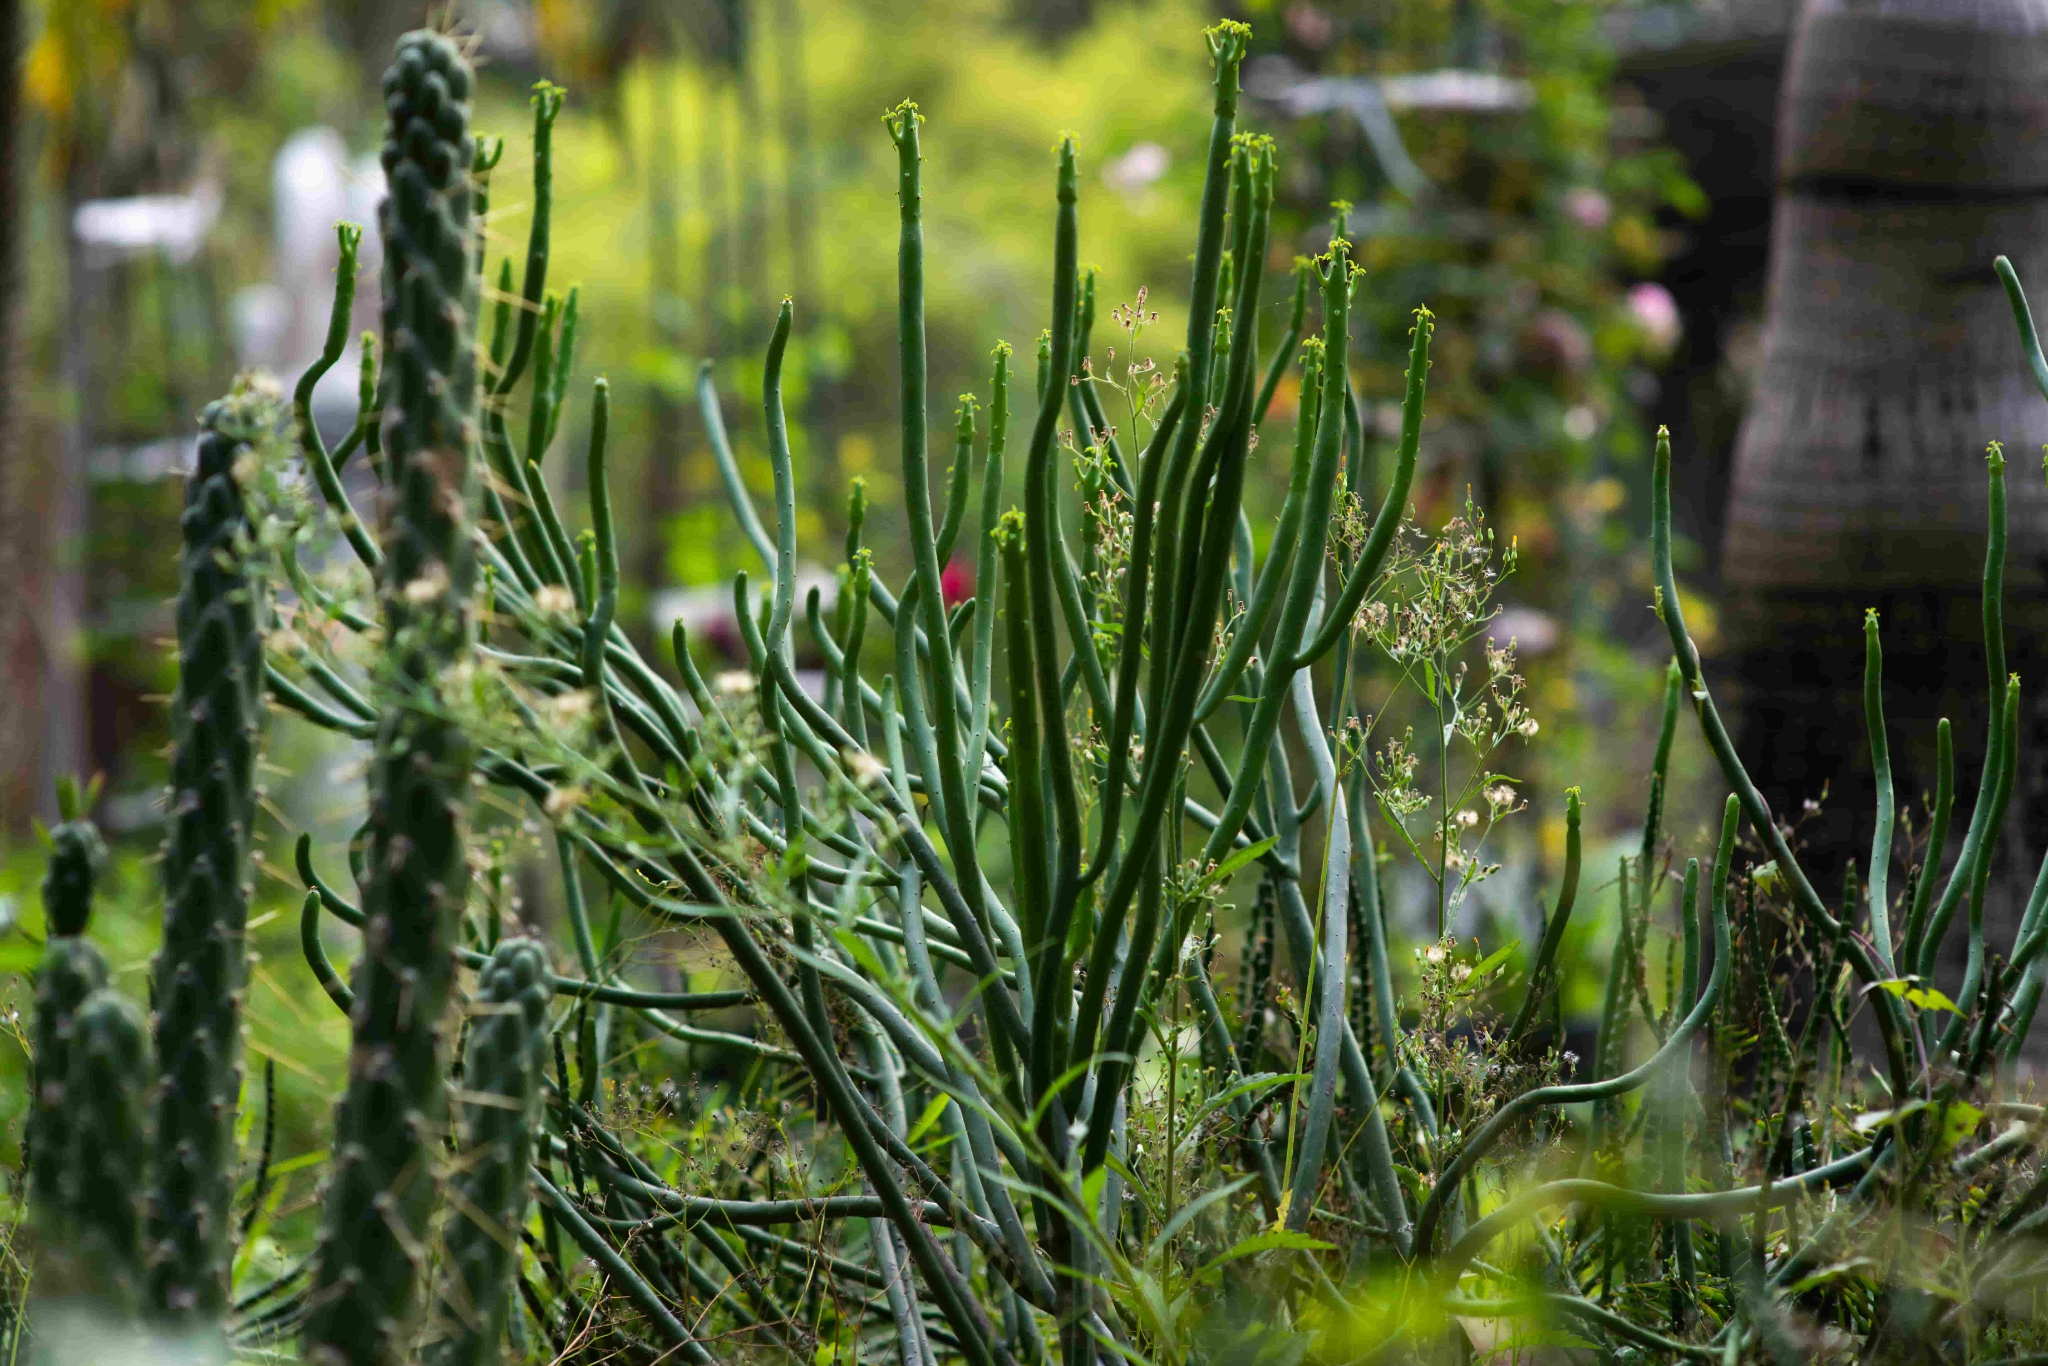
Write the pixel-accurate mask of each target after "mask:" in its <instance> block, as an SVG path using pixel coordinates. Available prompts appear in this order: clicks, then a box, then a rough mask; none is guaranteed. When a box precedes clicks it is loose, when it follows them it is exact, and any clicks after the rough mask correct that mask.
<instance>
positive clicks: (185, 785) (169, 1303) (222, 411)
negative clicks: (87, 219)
mask: <svg viewBox="0 0 2048 1366" xmlns="http://www.w3.org/2000/svg"><path fill="white" fill-rule="evenodd" d="M276 416H277V410H276V406H275V403H274V402H272V401H266V400H265V399H264V398H263V397H261V396H260V394H257V393H254V392H251V391H246V390H238V391H237V393H236V394H235V395H234V396H232V397H230V398H228V399H224V400H222V401H220V402H218V403H214V404H212V405H210V406H209V407H208V408H207V410H206V412H205V413H204V414H203V415H202V416H201V418H200V425H201V428H202V431H201V434H200V437H199V463H198V467H197V469H195V470H194V472H193V474H192V478H191V480H190V481H189V482H188V483H187V484H186V486H185V512H184V515H183V517H181V518H180V526H181V529H182V532H183V536H184V552H183V557H182V560H181V563H180V567H179V576H178V579H179V582H178V689H177V693H176V695H175V697H174V698H173V699H172V703H171V728H172V735H173V750H172V758H171V802H170V818H169V832H168V833H169V838H168V840H167V842H166V844H165V848H164V937H163V948H162V951H161V952H160V953H159V954H158V955H157V960H156V1053H157V1058H158V1060H159V1066H160V1071H159V1074H158V1078H157V1083H156V1090H155V1096H154V1102H153V1105H154V1109H155V1112H156V1132H155V1135H154V1138H153V1140H152V1143H153V1148H154V1152H155V1161H154V1164H153V1166H152V1170H151V1173H150V1187H149V1200H148V1205H147V1209H148V1230H147V1238H148V1256H147V1260H148V1263H149V1270H148V1297H149V1306H150V1309H151V1310H152V1312H154V1313H156V1314H159V1315H164V1316H167V1317H170V1318H172V1319H176V1320H195V1321H201V1322H210V1321H212V1320H215V1319H218V1318H219V1317H220V1315H221V1312H222V1311H223V1310H224V1309H225V1308H226V1305H227V1291H228V1267H229V1262H230V1260H231V1256H232V1243H233V1238H232V1228H233V1219H232V1216H231V1213H230V1210H229V1203H230V1201H231V1199H232V1197H233V1193H234V1166H235V1139H234V1111H235V1103H236V1100H237V1098H238V1097H239V1095H240V1092H241V1085H242V1038H241V1031H242V1020H241V1013H242V996H243V992H244V989H245V987H246V985H247V980H248V952H247V949H246V947H245V945H244V942H243V933H244V928H245V926H246V925H247V923H248V915H249V895H250V888H249V886H248V883H247V881H246V878H247V872H248V864H249V841H250V836H251V832H252V829H253V827H254V824H255V819H256V749H257V743H258V738H259V735H260V732H261V723H262V717H263V632H264V626H265V618H266V615H267V613H266V611H265V603H264V590H263V580H262V578H261V577H260V576H259V575H255V574H251V573H250V572H249V568H248V566H247V563H246V556H245V553H244V552H245V550H246V548H247V546H248V543H249V536H250V528H249V513H248V507H247V503H246V500H245V497H244V490H243V478H244V477H245V475H246V471H247V465H248V458H249V452H250V442H251V441H252V440H254V439H255V438H257V437H258V436H260V435H262V434H263V432H264V430H265V429H266V428H267V427H269V426H270V425H271V424H273V423H274V421H275V419H276Z"/></svg>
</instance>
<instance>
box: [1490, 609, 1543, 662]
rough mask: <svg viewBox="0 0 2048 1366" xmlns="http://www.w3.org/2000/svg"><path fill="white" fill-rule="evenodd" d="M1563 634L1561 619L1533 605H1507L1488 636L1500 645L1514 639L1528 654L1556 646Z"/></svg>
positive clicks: (1519, 647)
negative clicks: (1559, 620)
mask: <svg viewBox="0 0 2048 1366" xmlns="http://www.w3.org/2000/svg"><path fill="white" fill-rule="evenodd" d="M1560 634H1562V633H1561V631H1560V630H1559V628H1558V624H1557V618H1556V617H1553V616H1551V615H1550V613H1548V612H1539V611H1537V610H1536V609H1535V608H1533V607H1504V608H1502V609H1501V612H1500V615H1499V616H1497V617H1495V618H1494V619H1493V620H1492V621H1491V622H1489V623H1488V624H1487V628H1486V635H1487V638H1488V639H1490V640H1492V641H1494V642H1495V643H1497V644H1506V643H1507V642H1508V641H1513V642H1514V643H1515V650H1516V652H1517V653H1519V654H1522V655H1525V656H1526V655H1540V654H1548V653H1549V652H1550V651H1552V650H1554V649H1556V648H1557V640H1558V636H1559V635H1560Z"/></svg>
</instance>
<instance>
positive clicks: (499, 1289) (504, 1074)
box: [420, 939, 549, 1366]
mask: <svg viewBox="0 0 2048 1366" xmlns="http://www.w3.org/2000/svg"><path fill="white" fill-rule="evenodd" d="M548 995H549V986H548V962H547V955H546V954H545V953H544V952H543V951H542V949H541V947H540V945H539V944H536V943H535V942H534V941H533V940H531V939H508V940H506V941H504V942H503V943H501V944H499V945H498V947H497V949H496V950H495V951H494V952H493V953H492V954H491V958H490V961H489V962H488V963H487V964H485V966H484V968H483V970H482V972H481V974H480V978H479V981H478V990H477V999H476V1002H475V1003H474V1004H473V1005H472V1006H471V1007H470V1014H471V1015H472V1017H473V1020H472V1023H471V1026H470V1031H469V1046H468V1049H467V1050H466V1051H465V1053H464V1061H463V1081H464V1085H465V1087H466V1088H467V1090H468V1092H469V1093H470V1095H471V1096H472V1097H473V1099H472V1100H470V1101H469V1103H468V1104H466V1105H464V1107H463V1117H462V1140H461V1150H462V1151H461V1156H460V1157H459V1158H458V1159H457V1161H456V1163H455V1168H456V1174H455V1175H454V1176H453V1177H452V1178H451V1179H450V1181H449V1196H448V1203H449V1206H450V1209H449V1211H448V1222H447V1225H446V1228H445V1229H444V1230H443V1233H442V1245H441V1273H440V1280H439V1284H438V1285H437V1286H436V1289H435V1297H434V1298H435V1313H436V1315H437V1316H438V1321H437V1322H436V1323H435V1325H434V1326H433V1328H432V1330H431V1332H430V1337H429V1341H428V1343H427V1346H426V1348H425V1349H424V1350H423V1351H422V1353H421V1356H420V1359H421V1361H422V1362H423V1363H426V1366H491V1364H492V1363H495V1362H496V1361H497V1360H498V1352H499V1346H500V1343H501V1341H502V1339H503V1338H504V1335H505V1325H506V1321H507V1319H508V1318H509V1316H510V1311H511V1307H512V1271H513V1262H514V1256H513V1249H515V1248H516V1247H517V1246H518V1244H519V1230H520V1227H521V1226H522V1225H523V1224H524V1223H525V1221H526V1196H527V1171H528V1169H529V1168H530V1167H531V1166H532V1164H533V1131H534V1121H535V1118H536V1114H535V1112H536V1107H537V1104H538V1100H539V1095H540V1078H541V1069H542V1067H543V1065H544V1063H545V1057H546V1046H547V1045H546V1039H547V1036H546V1033H545V1032H544V1031H543V1030H542V1028H541V1017H542V1015H543V1014H544V1013H545V1012H546V1011H547V1005H548Z"/></svg>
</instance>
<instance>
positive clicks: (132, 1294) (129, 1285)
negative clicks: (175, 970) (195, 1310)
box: [58, 987, 149, 1312]
mask: <svg viewBox="0 0 2048 1366" xmlns="http://www.w3.org/2000/svg"><path fill="white" fill-rule="evenodd" d="M148 1086H149V1034H148V1029H147V1026H146V1025H145V1024H144V1022H143V1019H142V1012H141V1011H139V1010H137V1009H136V1008H135V1006H134V1005H133V1004H132V1003H131V1002H130V1001H129V1000H128V998H127V997H125V996H123V995H121V994H120V993H119V992H117V991H115V990H114V989H113V988H112V987H101V988H100V989H99V990H97V991H95V992H93V993H92V995H90V996H88V997H86V998H85V1000H84V1002H83V1003H81V1004H80V1006H79V1007H78V1014H77V1016H76V1017H75V1018H74V1020H73V1022H72V1033H71V1047H70V1049H69V1056H68V1058H67V1073H66V1078H65V1087H64V1091H65V1096H64V1101H65V1106H66V1108H67V1109H68V1110H69V1112H70V1118H71V1133H70V1148H69V1152H68V1153H67V1155H66V1160H65V1162H64V1172H63V1175H62V1177H61V1178H60V1179H59V1183H58V1193H59V1198H60V1200H61V1201H62V1205H63V1216H64V1220H65V1227H64V1238H63V1240H62V1243H61V1245H60V1246H61V1247H62V1249H63V1251H62V1255H61V1256H60V1261H62V1262H64V1263H65V1264H66V1265H65V1271H66V1272H68V1276H69V1277H75V1278H76V1279H75V1280H74V1282H73V1286H72V1288H75V1289H78V1290H82V1291H85V1292H87V1293H90V1294H91V1295H93V1296H94V1297H95V1298H97V1299H99V1300H100V1301H102V1302H103V1303H105V1304H106V1305H107V1306H108V1307H109V1308H112V1309H116V1310H120V1311H123V1312H128V1311H132V1310H133V1309H134V1307H135V1303H136V1300H137V1297H138V1292H139V1290H140V1288H141V1287H140V1286H139V1284H138V1282H139V1280H140V1270H141V1267H140V1253H141V1239H140V1236H139V1235H140V1234H141V1231H142V1199H141V1193H142V1171H143V1163H144V1161H145V1159H146V1157H147V1153H148V1150H147V1141H146V1139H145V1133H146V1126H145V1118H144V1117H145V1114H146V1106H147V1096H148ZM60 1283H61V1280H60Z"/></svg>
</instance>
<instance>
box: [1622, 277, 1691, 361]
mask: <svg viewBox="0 0 2048 1366" xmlns="http://www.w3.org/2000/svg"><path fill="white" fill-rule="evenodd" d="M1628 313H1629V317H1630V318H1631V319H1633V320H1634V322H1635V325H1636V330H1637V331H1639V332H1641V333H1642V334H1643V340H1644V341H1646V342H1648V343H1649V344H1650V349H1651V350H1652V351H1655V352H1657V353H1659V354H1660V355H1661V354H1663V353H1664V352H1667V351H1669V350H1670V349H1671V348H1672V347H1674V346H1676V345H1678V339H1679V337H1681V336H1683V335H1684V333H1685V320H1684V319H1682V318H1680V317H1679V316H1678V301H1677V300H1676V299H1674V298H1672V297H1671V291H1670V290H1668V289H1666V288H1664V286H1662V285H1660V284H1658V283H1657V282H1656V281H1654V280H1648V281H1645V282H1644V283H1642V284H1639V285H1637V286H1635V287H1634V288H1633V289H1631V290H1629V292H1628Z"/></svg>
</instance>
